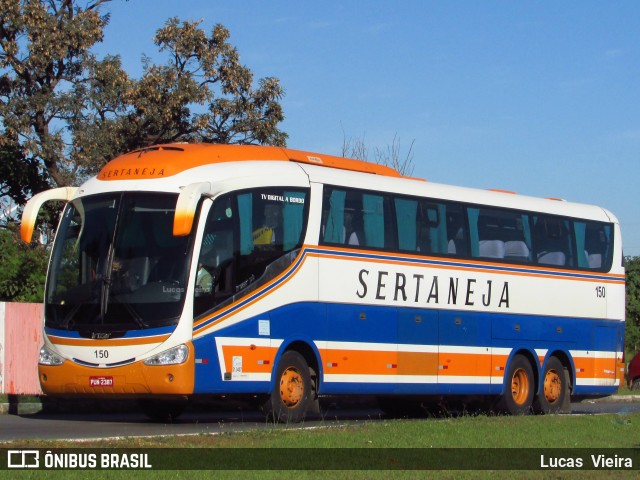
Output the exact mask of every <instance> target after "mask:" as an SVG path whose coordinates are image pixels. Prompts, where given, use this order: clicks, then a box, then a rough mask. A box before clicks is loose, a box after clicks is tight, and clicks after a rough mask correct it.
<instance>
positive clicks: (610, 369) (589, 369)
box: [573, 357, 616, 379]
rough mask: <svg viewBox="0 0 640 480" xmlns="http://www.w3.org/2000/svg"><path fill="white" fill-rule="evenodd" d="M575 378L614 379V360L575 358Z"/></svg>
mask: <svg viewBox="0 0 640 480" xmlns="http://www.w3.org/2000/svg"><path fill="white" fill-rule="evenodd" d="M573 362H574V364H575V367H576V377H577V378H608V379H615V378H616V359H615V358H575V357H574V359H573Z"/></svg>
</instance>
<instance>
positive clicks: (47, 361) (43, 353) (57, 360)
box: [38, 346, 64, 365]
mask: <svg viewBox="0 0 640 480" xmlns="http://www.w3.org/2000/svg"><path fill="white" fill-rule="evenodd" d="M38 363H39V364H40V365H62V364H63V363H64V358H62V357H61V356H60V355H57V354H55V353H53V352H52V351H51V350H49V349H48V348H47V347H46V346H43V347H42V348H41V349H40V359H39V360H38Z"/></svg>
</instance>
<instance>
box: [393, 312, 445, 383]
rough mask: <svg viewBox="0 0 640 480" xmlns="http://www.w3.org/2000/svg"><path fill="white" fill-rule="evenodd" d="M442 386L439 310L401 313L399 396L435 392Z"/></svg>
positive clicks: (399, 317) (399, 315)
mask: <svg viewBox="0 0 640 480" xmlns="http://www.w3.org/2000/svg"><path fill="white" fill-rule="evenodd" d="M437 383H438V311H437V310H427V309H414V308H401V309H399V310H398V386H397V392H398V393H407V394H411V393H414V394H417V393H435V391H436V388H437Z"/></svg>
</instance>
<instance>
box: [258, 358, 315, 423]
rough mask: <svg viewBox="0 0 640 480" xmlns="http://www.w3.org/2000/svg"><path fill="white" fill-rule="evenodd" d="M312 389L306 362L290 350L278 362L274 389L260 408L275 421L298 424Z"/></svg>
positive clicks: (305, 412) (311, 394)
mask: <svg viewBox="0 0 640 480" xmlns="http://www.w3.org/2000/svg"><path fill="white" fill-rule="evenodd" d="M314 391H315V389H314V388H313V385H312V382H311V374H310V371H309V365H307V361H306V360H305V359H304V357H303V356H302V355H300V354H299V353H298V352H296V351H293V350H289V351H287V352H285V353H284V354H283V355H282V358H281V359H280V362H279V363H278V368H277V369H276V375H275V382H274V385H273V390H272V392H271V394H270V395H269V398H268V399H267V401H266V402H265V403H264V405H263V407H262V410H263V412H264V413H265V415H266V416H267V418H268V419H270V420H273V421H275V422H279V423H298V422H300V421H301V420H303V419H304V418H305V416H306V415H307V412H308V411H309V407H310V406H311V404H312V401H313V396H314Z"/></svg>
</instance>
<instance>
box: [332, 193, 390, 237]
mask: <svg viewBox="0 0 640 480" xmlns="http://www.w3.org/2000/svg"><path fill="white" fill-rule="evenodd" d="M385 211H386V208H385V197H384V196H382V195H376V194H371V193H365V192H361V191H356V190H347V189H340V188H333V187H325V192H324V195H323V202H322V222H321V226H320V241H321V243H328V244H337V245H347V246H364V247H371V248H384V247H385V246H387V247H388V245H386V243H385V242H386V240H387V237H388V236H389V235H387V233H386V228H387V224H386V223H385Z"/></svg>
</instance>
